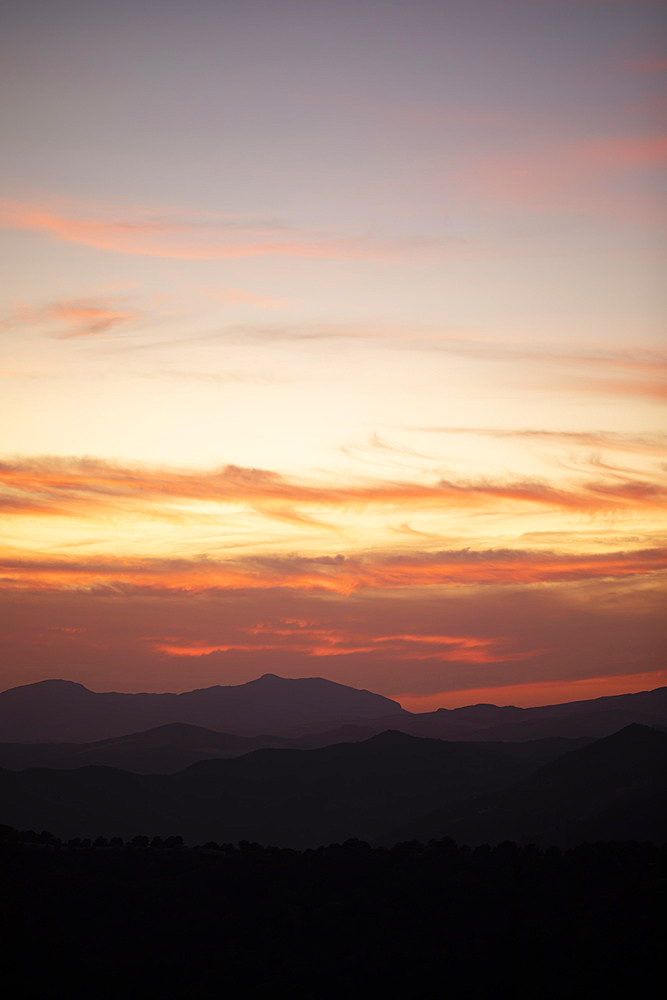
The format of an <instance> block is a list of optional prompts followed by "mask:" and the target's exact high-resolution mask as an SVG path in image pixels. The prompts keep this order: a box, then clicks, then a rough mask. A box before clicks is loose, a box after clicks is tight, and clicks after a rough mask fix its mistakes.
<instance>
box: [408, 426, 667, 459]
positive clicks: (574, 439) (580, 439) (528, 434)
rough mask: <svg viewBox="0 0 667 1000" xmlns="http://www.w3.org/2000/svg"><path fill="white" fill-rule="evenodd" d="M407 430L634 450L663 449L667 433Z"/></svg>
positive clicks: (666, 449)
mask: <svg viewBox="0 0 667 1000" xmlns="http://www.w3.org/2000/svg"><path fill="white" fill-rule="evenodd" d="M407 429H408V430H418V431H426V432H427V433H433V434H452V435H473V436H475V437H490V438H508V439H523V440H527V441H537V442H539V443H540V444H542V443H545V444H554V445H561V444H566V445H581V446H582V447H586V448H607V449H610V450H612V451H623V452H632V453H638V454H658V455H661V454H664V453H666V452H667V434H645V435H637V434H622V433H618V432H615V431H560V430H540V429H534V428H500V427H412V428H407Z"/></svg>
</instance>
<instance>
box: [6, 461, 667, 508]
mask: <svg viewBox="0 0 667 1000" xmlns="http://www.w3.org/2000/svg"><path fill="white" fill-rule="evenodd" d="M0 484H1V485H2V486H3V487H4V491H5V495H8V496H10V497H11V498H12V500H13V501H14V502H15V503H17V504H18V502H19V500H20V499H21V498H22V497H23V498H25V500H26V501H27V503H28V504H29V505H31V506H32V505H34V504H35V503H38V504H44V508H45V510H48V509H49V508H51V509H53V511H54V512H57V513H62V511H63V509H64V508H65V509H67V508H69V510H70V512H71V514H72V515H75V516H86V514H90V515H95V514H98V513H99V512H100V511H101V510H102V509H105V510H107V511H110V510H112V509H117V510H119V511H122V510H125V511H129V510H132V509H135V510H144V511H147V512H149V513H151V514H152V513H158V514H159V513H162V514H163V515H164V516H169V513H170V506H171V505H172V504H174V503H176V502H179V501H184V500H185V501H198V502H199V501H210V502H213V503H219V504H230V503H236V504H238V503H241V504H245V505H247V507H248V508H250V509H254V510H259V511H261V512H263V513H265V514H267V515H270V516H277V517H280V518H284V517H289V518H293V519H295V520H304V521H307V520H310V519H311V518H312V517H313V514H314V511H315V510H317V509H319V510H326V509H329V510H334V511H335V510H336V509H345V508H350V507H352V508H362V507H369V506H371V507H372V506H374V507H379V508H383V507H384V508H392V507H394V506H396V505H401V506H402V507H403V509H404V510H407V509H409V508H410V507H414V508H423V509H428V508H434V507H435V508H442V507H443V506H446V507H447V508H449V509H452V510H456V509H461V510H467V509H473V510H479V511H484V510H487V511H489V510H493V509H506V508H507V507H508V505H509V506H510V507H519V508H521V507H526V506H528V507H530V506H537V507H539V508H551V509H554V510H568V511H580V512H584V513H595V512H602V511H616V512H619V513H621V512H622V511H623V510H633V509H638V508H641V507H644V508H648V509H659V508H662V509H664V508H666V507H667V490H666V489H665V488H664V486H663V485H661V484H660V483H654V482H648V481H645V480H642V479H629V478H627V479H625V480H624V481H623V482H621V483H618V482H613V481H612V482H606V481H588V482H583V483H578V484H575V485H570V486H561V485H554V484H550V483H548V482H543V481H539V480H512V479H507V480H500V479H496V480H490V479H478V480H453V479H442V478H441V479H438V480H436V481H435V482H433V483H431V484H429V483H420V482H410V481H376V480H370V481H369V480H360V481H354V482H342V483H335V482H334V483H331V482H327V483H308V482H303V481H297V480H295V479H289V478H287V477H284V476H282V475H280V474H279V473H277V472H272V471H269V470H266V469H253V468H241V467H239V466H233V465H229V466H225V467H223V468H222V469H218V470H213V471H210V472H194V471H184V470H175V469H164V468H162V469H161V468H157V469H155V468H150V467H145V466H123V465H120V464H115V463H112V462H103V461H100V460H96V459H71V460H67V459H43V460H34V459H24V460H17V461H12V462H10V461H5V462H2V463H0ZM186 513H187V511H186V510H185V511H184V509H183V508H182V506H180V507H179V509H178V513H177V516H178V517H183V516H185V514H186Z"/></svg>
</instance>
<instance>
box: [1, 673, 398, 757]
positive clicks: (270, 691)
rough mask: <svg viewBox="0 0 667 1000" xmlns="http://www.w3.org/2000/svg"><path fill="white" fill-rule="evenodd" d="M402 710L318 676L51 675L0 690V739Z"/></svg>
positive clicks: (264, 728) (260, 727)
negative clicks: (173, 690) (120, 681)
mask: <svg viewBox="0 0 667 1000" xmlns="http://www.w3.org/2000/svg"><path fill="white" fill-rule="evenodd" d="M402 711H403V710H402V709H401V706H400V705H399V704H398V702H395V701H392V700H391V699H390V698H384V697H383V696H382V695H379V694H373V693H372V692H370V691H364V690H357V689H356V688H351V687H346V686H345V685H343V684H336V683H334V682H333V681H329V680H324V679H323V678H321V677H307V678H298V679H287V678H284V677H277V676H276V675H274V674H265V675H264V676H263V677H259V678H258V679H257V680H254V681H249V682H248V683H247V684H240V685H236V686H230V687H221V686H219V685H217V686H215V687H210V688H203V689H201V690H197V691H187V692H184V693H183V694H145V693H142V694H121V693H118V692H104V693H96V692H94V691H89V690H88V689H87V688H85V687H84V686H83V685H82V684H74V683H73V682H71V681H63V680H49V681H40V682H39V683H37V684H27V685H23V686H21V687H17V688H12V689H11V690H9V691H3V692H2V693H0V740H1V741H2V742H5V743H7V742H12V743H14V742H17V743H37V742H51V741H62V742H73V743H83V742H90V741H93V740H94V741H97V740H101V739H109V738H111V737H114V736H125V735H129V734H132V733H137V732H140V731H142V730H146V729H152V728H155V727H157V726H162V725H167V724H170V723H176V722H180V723H187V724H189V725H195V726H203V727H205V728H207V729H213V730H216V731H218V732H225V733H230V734H232V735H236V736H258V735H262V734H264V733H270V734H273V735H285V734H287V733H290V734H292V735H296V734H298V733H299V732H300V733H303V734H306V733H313V732H317V731H318V730H325V729H334V728H336V727H337V726H340V725H344V724H347V723H351V722H357V721H363V720H369V719H370V720H372V719H376V718H378V717H382V716H387V715H390V714H391V715H395V714H398V715H399V716H400V715H401V714H402Z"/></svg>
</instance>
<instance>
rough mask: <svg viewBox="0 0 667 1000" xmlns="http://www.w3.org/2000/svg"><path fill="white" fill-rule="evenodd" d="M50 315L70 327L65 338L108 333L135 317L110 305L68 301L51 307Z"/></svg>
mask: <svg viewBox="0 0 667 1000" xmlns="http://www.w3.org/2000/svg"><path fill="white" fill-rule="evenodd" d="M47 312H48V315H49V316H52V317H53V318H54V319H56V320H59V321H60V322H61V323H64V324H65V326H67V327H68V331H67V332H66V333H65V334H63V336H65V337H86V336H89V335H91V334H97V333H108V331H109V330H111V329H112V328H113V327H115V326H118V325H119V324H121V323H127V322H129V321H130V320H132V319H134V318H135V317H134V315H133V314H132V313H130V312H127V311H125V310H122V309H115V308H113V306H110V305H109V303H100V302H86V301H83V300H79V301H68V302H60V303H57V304H56V305H53V306H50V307H49V309H48V310H47Z"/></svg>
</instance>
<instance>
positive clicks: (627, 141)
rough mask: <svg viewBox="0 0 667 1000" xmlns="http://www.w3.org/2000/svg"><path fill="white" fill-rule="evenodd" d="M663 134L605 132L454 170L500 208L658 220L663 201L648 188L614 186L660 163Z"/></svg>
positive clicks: (666, 143) (665, 153)
mask: <svg viewBox="0 0 667 1000" xmlns="http://www.w3.org/2000/svg"><path fill="white" fill-rule="evenodd" d="M665 163H667V136H665V135H638V136H608V137H604V138H599V139H590V140H587V141H585V142H570V143H561V144H559V145H553V146H548V147H540V148H533V149H530V148H528V149H525V150H524V151H522V152H520V153H514V152H512V153H499V154H493V155H489V156H487V157H484V158H483V159H478V160H476V161H473V162H471V163H468V164H467V165H466V167H465V170H463V171H461V173H460V175H459V176H458V180H459V181H460V183H461V184H462V185H463V186H464V187H465V188H466V189H467V190H469V191H470V192H472V193H474V194H475V195H476V196H477V197H483V198H485V199H486V200H487V202H489V203H491V204H494V205H495V206H496V207H497V208H499V209H501V210H503V211H505V210H507V209H508V208H512V209H516V208H521V209H524V210H529V211H540V212H577V213H583V214H585V215H590V214H593V215H600V214H601V215H604V216H609V217H612V218H617V217H619V218H623V219H625V218H629V219H632V220H638V221H641V222H643V223H654V224H656V223H660V222H662V221H664V218H665V209H664V203H663V202H662V200H661V199H660V198H659V197H658V196H653V195H651V193H650V191H648V190H644V189H642V190H639V191H636V192H634V193H633V192H631V191H627V190H625V189H624V188H622V189H621V188H618V187H615V186H614V181H615V179H616V178H617V177H618V176H625V175H627V174H632V173H633V172H640V171H645V170H647V169H651V168H655V167H663V166H664V165H665Z"/></svg>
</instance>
